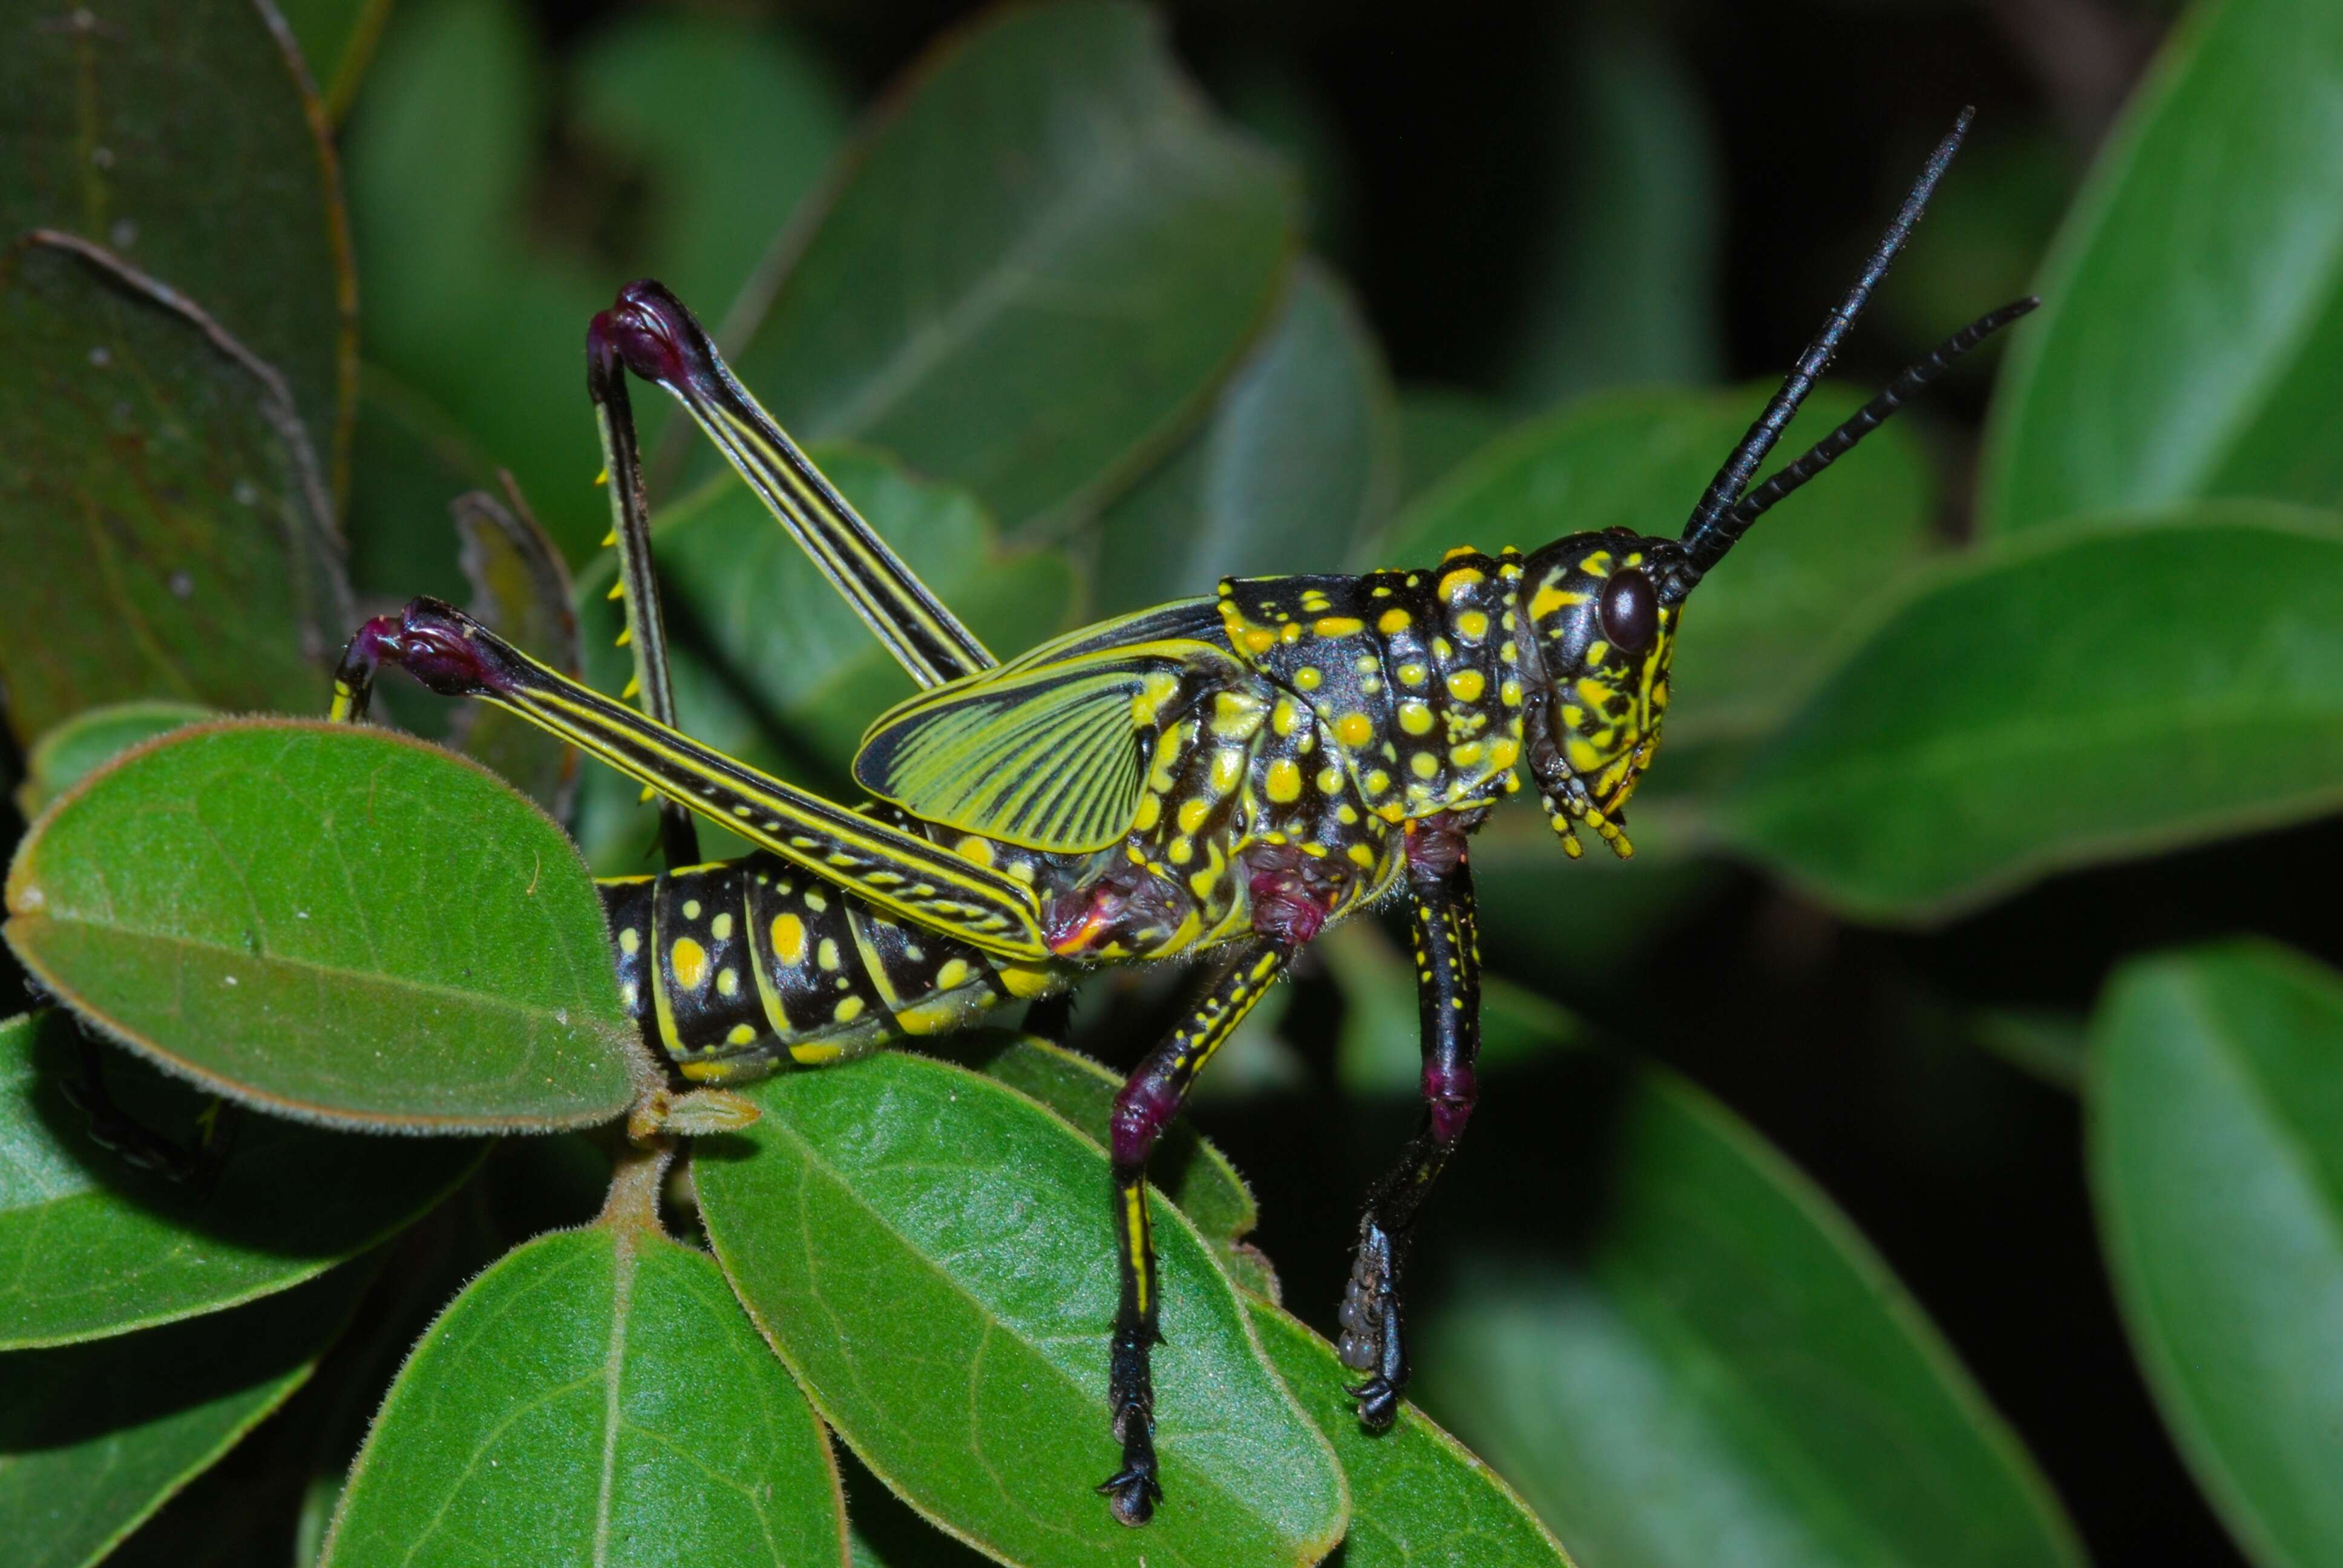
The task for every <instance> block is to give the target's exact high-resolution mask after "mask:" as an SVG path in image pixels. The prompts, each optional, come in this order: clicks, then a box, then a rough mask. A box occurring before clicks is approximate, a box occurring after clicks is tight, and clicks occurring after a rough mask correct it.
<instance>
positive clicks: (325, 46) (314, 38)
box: [276, 0, 391, 124]
mask: <svg viewBox="0 0 2343 1568" xmlns="http://www.w3.org/2000/svg"><path fill="white" fill-rule="evenodd" d="M276 5H277V15H281V16H283V17H284V18H285V25H287V27H288V28H290V29H291V30H292V34H293V37H294V39H295V41H296V42H297V43H298V44H299V45H301V58H302V60H303V61H304V62H305V63H307V65H308V67H309V80H310V81H311V82H312V83H313V84H315V85H316V86H317V95H318V96H319V97H320V98H322V99H323V100H324V104H323V108H324V111H325V116H326V119H327V123H329V124H338V123H340V121H341V118H342V116H345V115H347V114H348V113H349V112H350V100H351V99H353V98H355V97H357V91H358V83H359V82H360V81H362V80H363V79H364V78H365V76H366V68H367V61H368V60H370V59H371V58H373V56H374V46H375V44H376V43H377V41H378V40H379V39H380V38H381V36H382V25H383V24H384V23H385V22H387V21H388V20H389V19H390V5H391V0H276Z"/></svg>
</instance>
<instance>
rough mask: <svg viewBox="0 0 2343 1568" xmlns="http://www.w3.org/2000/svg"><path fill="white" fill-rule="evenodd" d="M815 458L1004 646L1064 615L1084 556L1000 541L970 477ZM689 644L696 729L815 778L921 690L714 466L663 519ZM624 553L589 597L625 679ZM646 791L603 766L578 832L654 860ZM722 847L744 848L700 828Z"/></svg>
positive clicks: (604, 853)
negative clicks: (965, 482)
mask: <svg viewBox="0 0 2343 1568" xmlns="http://www.w3.org/2000/svg"><path fill="white" fill-rule="evenodd" d="M812 455H813V457H814V458H815V459H816V461H818V462H819V463H820V465H821V467H822V468H823V470H824V471H825V472H826V473H828V474H829V476H830V478H831V480H832V481H833V482H835V483H836V484H837V486H838V487H839V489H840V493H841V494H843V495H845V496H847V497H848V498H850V499H851V500H852V501H853V502H854V505H855V507H856V508H857V509H858V510H860V512H861V513H862V515H863V516H864V517H865V518H868V519H869V520H870V525H871V527H872V528H876V529H877V530H878V531H879V532H880V534H881V535H882V536H883V537H884V538H886V540H887V542H888V543H889V544H890V545H891V546H893V547H894V548H895V549H896V551H897V552H898V553H899V554H900V555H901V556H902V558H904V560H905V561H907V562H908V563H910V567H911V569H912V570H914V571H916V572H918V573H919V574H920V578H921V580H923V581H925V582H926V583H927V585H928V586H929V587H930V588H933V589H934V590H935V591H936V593H937V594H938V595H939V596H940V597H941V598H943V599H944V600H945V601H946V602H947V603H949V604H950V606H951V607H952V608H953V610H954V612H955V613H957V614H958V615H959V616H960V618H962V619H963V620H965V621H966V622H967V623H968V625H969V627H970V629H971V630H973V631H974V632H975V633H976V634H977V636H978V637H979V638H982V639H983V640H984V642H985V643H986V645H987V646H988V647H990V648H991V649H992V651H993V652H994V653H995V654H997V655H999V656H1000V657H1001V658H1010V657H1011V656H1013V655H1015V654H1017V653H1019V652H1021V651H1022V650H1023V649H1024V648H1026V647H1027V646H1028V645H1029V644H1031V643H1034V642H1039V641H1041V639H1042V638H1045V637H1048V636H1049V635H1051V633H1052V632H1054V631H1057V630H1059V629H1060V628H1062V627H1064V626H1066V625H1067V624H1068V623H1069V621H1070V619H1071V608H1072V599H1073V597H1074V578H1073V571H1072V568H1071V566H1070V565H1069V564H1068V562H1067V560H1066V558H1065V556H1064V554H1063V553H1062V552H1061V551H1058V550H1055V549H1030V548H1029V549H1021V550H1017V551H1007V550H1003V549H1002V548H1001V546H1000V543H999V541H998V540H997V539H996V538H995V537H994V534H993V530H992V527H991V521H990V518H988V517H987V516H986V514H985V511H984V509H983V508H982V507H981V506H980V505H979V504H978V503H977V502H976V500H975V499H974V498H971V497H970V495H969V494H968V493H967V492H966V491H963V490H959V489H955V488H953V487H949V486H945V485H937V484H930V483H927V482H925V481H922V480H920V479H918V478H915V477H912V476H911V475H910V474H909V473H907V472H906V471H905V470H904V469H903V468H902V467H900V465H899V464H897V463H895V462H893V461H892V460H890V459H889V458H887V457H884V456H883V455H881V454H879V453H875V452H869V451H863V450H860V449H857V448H853V447H817V448H816V449H815V450H814V452H813V454H812ZM652 538H653V541H654V548H655V550H656V552H657V554H658V556H659V581H660V585H661V589H662V593H663V596H664V598H665V602H666V605H667V608H668V616H667V620H668V630H669V639H670V641H671V642H672V644H673V645H674V660H673V663H674V667H675V692H676V710H677V713H678V715H679V717H680V719H681V720H682V728H683V729H684V730H685V731H686V732H687V733H688V734H690V735H692V736H694V737H696V738H698V739H700V740H702V741H704V742H706V743H707V744H709V745H710V746H713V747H715V748H716V749H719V750H720V751H722V752H723V753H724V754H725V755H727V756H729V757H732V758H736V759H739V760H740V761H743V762H746V763H748V764H749V765H750V766H752V767H757V768H762V769H766V770H767V771H768V772H773V773H779V774H781V775H782V776H784V777H792V778H799V779H807V780H808V781H809V783H811V784H813V785H815V786H816V787H820V786H823V785H830V786H831V787H833V788H838V789H846V788H850V786H848V785H846V784H845V783H844V780H845V779H846V767H847V764H848V763H849V762H850V760H851V759H852V758H853V755H854V750H855V748H856V747H857V746H858V745H859V744H860V741H861V739H862V732H863V730H864V729H866V728H868V727H869V725H870V721H871V720H872V719H876V718H878V717H879V715H880V712H882V711H883V710H884V709H886V708H887V707H888V706H890V704H892V703H893V702H895V701H897V700H898V699H901V698H904V697H908V696H910V694H911V692H912V690H913V687H912V685H911V680H910V677H909V676H907V675H905V674H904V673H903V670H902V667H901V666H900V665H898V664H897V663H896V662H895V661H894V659H893V658H890V657H889V655H888V653H887V651H886V649H885V648H882V647H881V646H880V643H879V641H878V639H877V638H875V637H873V636H872V635H871V633H870V628H868V627H866V626H864V625H863V624H862V622H861V620H860V618H858V617H857V616H856V615H855V613H854V610H853V608H852V607H851V606H850V605H849V604H848V603H847V602H846V600H845V599H844V598H842V597H840V594H839V592H838V590H837V589H836V588H832V587H830V582H829V580H828V579H827V578H824V577H822V575H821V574H820V571H819V570H817V569H816V568H815V567H814V565H813V563H812V562H811V561H810V560H809V559H807V558H806V555H805V552H804V551H803V550H801V549H799V548H798V547H797V545H796V543H795V542H794V541H792V540H791V539H790V538H789V535H788V534H787V533H785V532H784V531H783V530H782V528H781V526H780V525H779V523H777V522H775V521H774V520H773V517H772V514H771V513H769V512H768V511H766V510H765V508H764V507H763V505H762V504H761V503H760V502H759V501H758V499H757V498H756V497H755V496H754V495H753V494H752V493H751V492H750V491H749V489H748V487H745V486H743V485H741V484H739V483H738V482H737V481H735V480H734V479H732V478H731V477H729V476H727V477H719V478H718V479H716V480H713V481H711V482H710V484H709V486H708V487H706V488H704V489H702V490H700V491H699V492H698V493H697V494H695V495H694V496H692V497H690V498H688V499H687V500H685V501H683V502H682V503H680V504H679V505H678V506H675V507H672V508H668V509H666V510H665V511H663V512H661V513H660V514H659V517H658V518H657V519H656V520H655V522H654V524H653V530H652ZM617 572H618V567H617V562H616V558H615V557H614V556H613V555H611V554H609V553H607V552H606V553H605V554H604V555H603V556H602V557H601V558H598V560H596V561H595V562H594V563H593V565H592V566H591V567H589V568H588V569H587V570H586V571H585V572H583V573H582V574H581V575H580V577H579V580H578V613H579V619H580V622H581V624H582V625H583V627H584V628H585V629H584V635H585V643H586V669H587V674H588V679H589V680H591V682H592V683H593V684H594V685H595V686H597V687H598V688H600V689H602V690H605V691H618V690H620V689H623V688H624V687H625V685H626V682H627V679H628V676H629V675H630V673H631V672H632V668H633V666H632V662H631V656H630V655H629V653H628V650H626V649H623V648H618V646H617V644H616V638H617V636H618V630H619V628H620V627H621V626H622V625H623V622H622V620H621V618H620V617H619V614H618V606H617V605H616V604H613V603H611V602H610V601H609V597H608V595H609V588H610V585H611V583H612V582H614V581H615V580H616V578H617ZM639 794H640V791H639V789H638V788H637V787H636V786H635V785H633V784H631V783H628V782H627V781H626V780H624V779H619V778H618V776H617V775H616V774H613V773H611V772H609V771H608V769H602V768H599V767H597V768H594V769H590V770H589V771H588V777H587V781H586V788H585V802H584V806H583V809H582V810H581V812H580V817H581V822H580V837H581V839H583V840H584V842H585V844H586V846H587V853H588V857H589V858H590V859H592V860H593V861H594V863H595V864H596V865H597V866H598V867H602V868H605V869H608V870H609V871H611V872H613V873H618V872H625V871H632V870H636V869H640V865H641V859H640V857H641V854H642V850H643V847H644V846H645V845H646V844H648V843H649V842H650V835H651V833H652V832H653V829H652V826H651V816H650V813H649V811H647V810H645V809H641V808H640V806H639ZM700 836H701V839H702V840H703V847H704V848H705V849H707V851H708V853H709V854H710V855H711V856H720V855H725V854H737V853H743V852H745V850H746V846H745V845H741V844H739V842H738V840H735V839H731V838H730V837H729V835H719V833H717V832H716V831H714V830H713V829H709V828H706V827H703V828H702V829H701V833H700Z"/></svg>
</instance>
